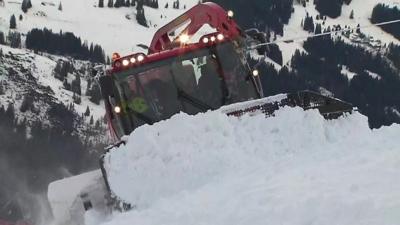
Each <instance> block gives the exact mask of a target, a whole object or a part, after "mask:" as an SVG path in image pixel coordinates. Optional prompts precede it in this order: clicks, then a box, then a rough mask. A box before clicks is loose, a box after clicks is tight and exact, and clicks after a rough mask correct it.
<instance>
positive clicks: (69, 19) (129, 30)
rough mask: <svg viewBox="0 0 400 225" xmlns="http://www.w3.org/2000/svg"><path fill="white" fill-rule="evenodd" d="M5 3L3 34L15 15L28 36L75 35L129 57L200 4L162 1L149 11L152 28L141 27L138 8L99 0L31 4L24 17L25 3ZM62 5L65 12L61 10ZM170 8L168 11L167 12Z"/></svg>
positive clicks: (188, 0) (189, 0)
mask: <svg viewBox="0 0 400 225" xmlns="http://www.w3.org/2000/svg"><path fill="white" fill-rule="evenodd" d="M4 1H5V6H4V7H1V6H0V31H1V30H2V31H6V32H5V33H7V31H8V29H9V24H10V22H9V21H10V17H11V15H13V14H15V16H16V17H19V15H22V16H23V17H24V18H23V20H22V21H19V20H18V21H17V30H18V31H20V32H22V33H27V32H28V31H30V30H31V29H32V28H44V27H47V28H48V29H52V30H53V32H56V33H58V32H59V31H60V30H62V31H63V32H67V31H69V32H73V33H74V34H75V35H76V36H79V37H81V38H82V40H87V41H88V42H89V43H90V42H93V43H96V44H100V45H101V46H102V47H103V48H104V49H105V50H106V53H108V54H109V55H110V54H111V53H113V52H120V53H122V54H129V53H132V52H133V51H142V52H146V51H145V50H143V49H141V48H139V47H137V44H145V45H149V44H150V41H151V39H152V37H153V33H154V32H155V31H156V30H157V29H158V28H160V26H162V25H164V24H166V23H167V22H169V21H171V20H172V19H174V18H175V17H176V16H178V15H180V14H182V13H183V12H185V9H184V6H186V9H189V8H190V7H191V6H193V5H194V4H197V3H198V1H197V0H185V1H184V2H182V6H181V9H173V8H172V2H173V0H159V5H160V9H153V8H149V7H145V15H146V19H147V21H148V24H149V28H146V27H143V26H141V25H139V24H138V23H137V21H136V19H135V18H136V9H135V7H129V8H125V7H121V8H118V9H116V8H108V7H104V8H98V7H97V4H98V1H97V0H61V1H59V0H47V1H44V0H31V2H32V6H33V7H32V8H31V9H29V11H28V12H27V13H26V14H24V13H23V12H22V10H21V2H22V0H16V1H11V0H10V1H7V0H4ZM60 3H61V5H62V11H59V10H58V6H59V4H60ZM167 3H168V4H169V7H168V8H167V9H165V8H164V6H165V5H166V4H167Z"/></svg>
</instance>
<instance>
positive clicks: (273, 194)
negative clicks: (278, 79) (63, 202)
mask: <svg viewBox="0 0 400 225" xmlns="http://www.w3.org/2000/svg"><path fill="white" fill-rule="evenodd" d="M399 134H400V126H398V125H396V126H392V127H385V128H382V129H379V130H370V129H369V128H368V123H367V118H366V117H364V116H362V115H360V114H359V113H354V114H352V115H348V116H346V117H344V118H340V119H338V120H334V121H326V120H324V119H323V118H322V117H321V116H320V115H319V113H318V112H317V111H307V112H304V111H303V110H302V109H300V108H283V109H281V110H279V111H278V112H277V113H276V116H275V117H270V118H266V119H265V118H264V116H263V115H256V116H253V117H248V116H245V117H242V118H235V117H227V116H225V115H224V114H222V113H220V112H218V111H217V112H209V113H206V114H200V115H197V116H188V115H185V114H180V115H176V116H174V117H173V118H172V119H170V120H168V121H163V122H160V123H158V124H156V125H153V126H144V127H141V128H140V129H137V130H136V131H134V132H133V133H132V135H131V136H130V137H129V138H128V144H127V145H126V146H122V147H120V148H119V149H114V150H113V151H111V153H110V154H108V155H107V157H106V167H107V168H108V171H109V181H110V184H111V188H112V189H113V191H114V192H115V193H116V194H117V195H118V196H120V197H122V198H123V199H125V200H127V201H129V202H131V203H133V204H135V205H136V207H137V209H135V210H133V211H130V212H127V213H123V214H117V215H115V216H114V218H112V220H111V221H108V222H105V223H106V224H109V225H117V224H118V225H119V224H141V225H147V224H149V225H150V224H152V225H160V224H163V225H167V224H171V225H172V224H174V225H178V224H185V225H187V224H214V225H215V224H227V225H228V224H229V225H231V224H246V225H248V224H252V225H257V224H263V225H264V224H374V225H376V224H400V191H399V190H400V180H399V179H398V178H399V177H400V151H399V150H400V147H399V144H400V140H399V139H398V137H399Z"/></svg>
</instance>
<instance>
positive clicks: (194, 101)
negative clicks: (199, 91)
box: [177, 88, 215, 112]
mask: <svg viewBox="0 0 400 225" xmlns="http://www.w3.org/2000/svg"><path fill="white" fill-rule="evenodd" d="M177 89H178V98H181V99H183V100H185V101H186V102H188V103H190V104H191V105H193V106H194V107H196V108H198V109H200V110H201V111H202V112H207V111H208V110H215V108H213V107H211V106H209V105H208V104H206V103H204V102H202V101H200V100H199V99H197V98H195V97H193V96H191V95H189V94H188V93H186V92H184V91H183V90H181V89H180V88H177Z"/></svg>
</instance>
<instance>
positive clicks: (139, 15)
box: [136, 1, 148, 27]
mask: <svg viewBox="0 0 400 225" xmlns="http://www.w3.org/2000/svg"><path fill="white" fill-rule="evenodd" d="M136 12H137V14H136V20H137V22H138V23H139V24H140V25H142V26H145V27H148V25H147V20H146V16H145V15H144V8H143V1H138V3H137V6H136Z"/></svg>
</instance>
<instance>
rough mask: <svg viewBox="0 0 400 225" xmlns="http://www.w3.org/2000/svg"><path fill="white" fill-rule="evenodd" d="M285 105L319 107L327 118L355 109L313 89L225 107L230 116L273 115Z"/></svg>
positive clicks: (304, 107)
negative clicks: (249, 114) (258, 113)
mask: <svg viewBox="0 0 400 225" xmlns="http://www.w3.org/2000/svg"><path fill="white" fill-rule="evenodd" d="M284 106H289V107H301V108H303V109H304V110H310V109H318V111H319V112H320V113H321V115H322V116H323V117H324V118H325V119H337V118H338V117H340V116H342V115H344V114H345V113H351V112H352V111H353V110H354V109H353V106H352V105H351V104H350V103H347V102H344V101H342V100H339V99H336V98H331V97H327V96H324V95H321V94H319V93H316V92H312V91H300V92H296V93H290V94H285V95H278V96H277V97H275V99H272V100H271V99H270V98H263V99H260V100H256V101H253V102H248V103H244V104H242V105H237V106H233V107H229V106H228V107H226V108H225V109H223V111H224V113H226V114H227V115H228V116H242V115H244V114H246V113H255V112H262V113H264V114H265V115H266V116H273V115H274V112H275V111H276V110H278V109H279V108H282V107H284Z"/></svg>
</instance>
